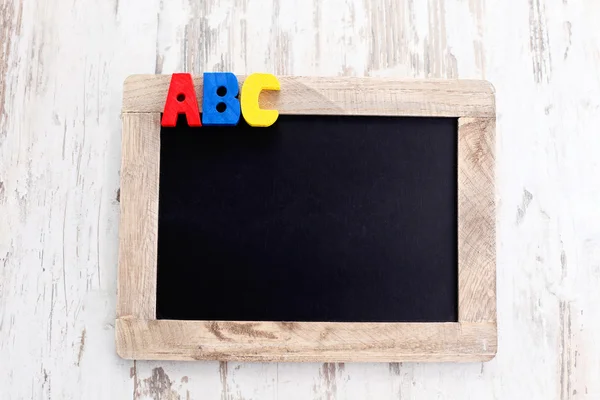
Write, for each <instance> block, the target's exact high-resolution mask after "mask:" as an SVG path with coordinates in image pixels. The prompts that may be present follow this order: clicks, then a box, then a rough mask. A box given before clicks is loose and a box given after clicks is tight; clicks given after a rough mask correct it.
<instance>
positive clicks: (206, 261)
mask: <svg viewBox="0 0 600 400" xmlns="http://www.w3.org/2000/svg"><path fill="white" fill-rule="evenodd" d="M157 268H158V277H157V318H158V319H180V320H235V321H347V322H350V321H352V322H366V321H369V322H384V321H385V322H456V321H458V300H457V298H458V283H457V282H458V278H457V271H458V268H457V119H456V118H420V117H419V118H408V117H358V116H310V115H301V116H291V115H280V116H279V119H278V120H277V122H276V123H275V125H273V126H271V127H269V128H251V127H248V126H247V125H245V123H244V122H243V121H240V124H239V125H238V126H237V127H206V126H205V127H202V128H189V127H187V124H186V123H185V120H184V119H183V120H182V119H180V121H179V123H178V125H177V127H176V128H162V129H161V146H160V192H159V216H158V267H157Z"/></svg>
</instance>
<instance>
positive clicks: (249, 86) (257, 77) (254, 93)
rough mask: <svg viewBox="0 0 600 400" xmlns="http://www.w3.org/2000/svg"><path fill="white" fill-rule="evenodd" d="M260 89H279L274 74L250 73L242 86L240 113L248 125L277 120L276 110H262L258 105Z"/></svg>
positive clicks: (269, 124)
mask: <svg viewBox="0 0 600 400" xmlns="http://www.w3.org/2000/svg"><path fill="white" fill-rule="evenodd" d="M262 90H280V85H279V81H278V80H277V78H276V77H275V75H271V74H252V75H249V76H248V77H247V78H246V80H245V81H244V85H243V86H242V100H241V103H242V114H243V115H244V119H245V120H246V122H247V123H248V125H250V126H261V127H267V126H271V125H273V124H274V123H275V121H277V117H279V112H277V110H262V109H261V108H260V107H259V105H258V95H259V94H260V92H261V91H262Z"/></svg>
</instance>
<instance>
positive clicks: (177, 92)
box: [160, 74, 202, 127]
mask: <svg viewBox="0 0 600 400" xmlns="http://www.w3.org/2000/svg"><path fill="white" fill-rule="evenodd" d="M180 114H185V117H186V119H187V123H188V125H189V126H202V123H201V122H200V111H198V100H196V90H195V89H194V81H193V80H192V75H190V74H173V75H172V76H171V84H170V85H169V93H168V94H167V101H166V102H165V109H164V111H163V117H162V121H161V123H160V124H161V125H162V126H165V127H174V126H177V117H178V116H179V115H180Z"/></svg>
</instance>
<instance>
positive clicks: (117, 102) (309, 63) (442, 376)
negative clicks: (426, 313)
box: [0, 0, 600, 400]
mask: <svg viewBox="0 0 600 400" xmlns="http://www.w3.org/2000/svg"><path fill="white" fill-rule="evenodd" d="M598 20H600V2H598V1H595V0H578V1H574V0H531V1H522V2H519V1H514V0H513V1H506V0H427V1H414V0H373V1H362V0H322V1H317V0H312V1H311V0H309V1H306V0H286V1H281V0H280V1H273V0H232V1H225V0H219V1H217V0H206V1H201V2H200V1H188V0H174V1H172V2H166V1H165V2H161V1H158V0H144V1H142V0H130V1H123V0H114V1H91V0H79V1H76V2H72V1H66V0H55V1H52V2H43V1H37V2H35V1H25V0H0V93H1V96H0V97H3V98H0V109H1V110H2V112H1V114H2V116H0V222H1V223H0V360H2V362H1V363H0V398H1V399H2V400H5V399H6V400H12V399H24V398H25V399H28V398H33V399H80V398H82V399H88V400H96V399H131V398H133V399H135V400H150V399H177V398H180V399H188V398H189V399H227V400H241V399H285V400H306V399H361V400H362V399H377V400H380V399H399V398H402V399H438V398H443V399H473V400H493V399H530V400H568V399H572V400H582V399H591V400H596V399H598V398H600V380H599V379H598V376H600V358H599V357H597V355H598V354H600V341H599V340H598V339H597V336H598V334H597V332H598V331H599V330H600V307H598V306H597V305H598V304H600V291H599V290H598V287H600V232H599V230H598V226H600V208H599V207H598V204H600V186H598V185H597V184H596V183H595V182H597V179H596V178H597V177H598V176H600V163H599V162H598V151H597V149H599V148H600V135H598V126H600V112H599V110H600V103H599V100H598V99H600V79H599V75H598V71H600V29H598V27H597V25H598ZM180 71H187V72H191V73H194V74H202V72H203V71H235V72H236V73H238V74H241V75H243V74H250V73H253V72H257V71H264V72H270V73H274V74H276V75H299V76H305V75H310V76H377V77H393V78H419V79H423V78H449V79H456V78H461V79H487V80H489V81H490V82H492V83H493V85H494V87H495V88H496V106H497V115H498V117H497V138H498V140H497V152H496V160H497V169H496V175H497V179H496V182H497V193H498V202H497V214H498V225H497V242H498V248H497V264H498V268H497V292H498V297H497V299H498V303H497V309H498V314H497V315H498V355H497V356H496V357H495V358H494V359H493V360H492V361H490V362H488V363H485V364H481V363H461V364H436V363H428V364H421V363H389V364H388V363H299V364H298V363H249V362H216V361H215V362H165V361H155V362H153V361H125V360H123V359H121V358H120V357H119V356H118V355H117V354H116V351H115V340H114V336H115V332H114V329H115V328H114V317H115V312H116V296H115V293H116V292H117V260H118V255H117V254H118V231H119V229H118V222H119V202H118V200H119V196H118V193H119V192H118V188H119V182H120V165H121V120H120V119H119V117H118V116H119V114H120V112H121V106H122V94H123V91H122V89H123V81H124V80H125V79H126V77H127V76H129V75H131V74H139V73H146V74H155V73H158V74H171V73H173V72H180ZM84 332H85V334H84Z"/></svg>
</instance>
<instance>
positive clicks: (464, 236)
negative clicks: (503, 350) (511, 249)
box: [458, 118, 496, 322]
mask: <svg viewBox="0 0 600 400" xmlns="http://www.w3.org/2000/svg"><path fill="white" fill-rule="evenodd" d="M495 136H496V120H495V118H459V120H458V320H459V321H461V322H494V321H496V194H495V187H496V185H495V168H496V163H495V147H496V138H495Z"/></svg>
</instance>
